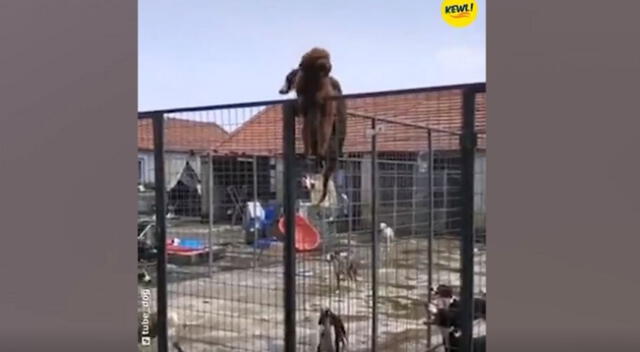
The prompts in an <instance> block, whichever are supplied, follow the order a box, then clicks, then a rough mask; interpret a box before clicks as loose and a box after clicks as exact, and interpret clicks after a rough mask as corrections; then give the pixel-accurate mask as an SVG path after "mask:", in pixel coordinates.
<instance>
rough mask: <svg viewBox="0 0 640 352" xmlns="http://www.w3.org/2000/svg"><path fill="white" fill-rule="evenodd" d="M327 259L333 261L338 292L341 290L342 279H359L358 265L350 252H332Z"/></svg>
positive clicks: (354, 280) (353, 280) (355, 280)
mask: <svg viewBox="0 0 640 352" xmlns="http://www.w3.org/2000/svg"><path fill="white" fill-rule="evenodd" d="M327 261H328V262H329V263H331V266H332V269H333V274H334V275H335V278H336V285H337V292H339V291H340V281H342V280H345V281H352V282H357V281H358V266H357V263H356V262H355V260H354V259H353V258H352V256H351V254H350V253H340V252H338V251H334V252H331V253H329V254H327Z"/></svg>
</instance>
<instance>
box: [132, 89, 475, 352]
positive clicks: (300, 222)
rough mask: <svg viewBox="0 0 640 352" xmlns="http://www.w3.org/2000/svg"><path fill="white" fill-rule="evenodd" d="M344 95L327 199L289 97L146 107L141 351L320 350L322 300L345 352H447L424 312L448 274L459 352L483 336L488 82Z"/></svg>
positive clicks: (141, 136)
mask: <svg viewBox="0 0 640 352" xmlns="http://www.w3.org/2000/svg"><path fill="white" fill-rule="evenodd" d="M345 101H346V104H347V134H346V138H345V142H344V147H343V153H342V155H340V156H339V158H338V168H337V171H336V172H335V174H334V175H333V177H332V180H331V182H330V187H329V196H328V200H327V202H325V203H323V204H322V206H317V205H315V203H314V202H313V200H315V199H316V197H317V195H318V194H319V191H320V190H321V182H320V179H319V178H318V176H317V175H315V174H313V173H310V172H308V171H310V170H311V169H310V163H305V162H303V160H302V159H301V158H300V154H301V152H302V142H301V138H300V135H301V133H300V131H301V119H299V118H296V116H295V115H296V114H295V105H294V104H295V103H294V101H293V100H284V101H269V102H256V103H245V104H233V105H224V106H209V107H196V108H188V109H173V110H163V111H155V112H145V113H140V115H139V119H138V145H139V149H138V167H139V178H140V179H139V190H138V192H139V199H140V200H139V214H140V222H141V223H144V224H147V223H152V224H155V227H154V231H146V235H143V236H142V237H144V238H143V239H142V240H143V241H145V243H148V244H149V245H150V246H151V247H154V246H155V248H156V249H157V251H158V252H157V255H156V256H151V258H152V259H148V258H146V257H145V260H139V262H140V263H139V265H140V267H141V270H142V269H144V268H146V270H147V272H148V273H149V274H151V278H152V282H151V283H145V282H141V283H140V285H139V286H140V289H139V291H140V293H141V294H140V296H141V300H144V301H146V302H148V306H146V308H145V307H142V308H141V310H145V309H146V310H148V311H155V312H157V315H158V326H157V327H158V337H157V338H156V339H153V340H152V344H151V346H143V345H142V344H140V348H141V350H149V351H156V350H157V351H170V350H172V348H173V345H174V343H176V342H177V343H178V344H179V345H180V346H181V347H182V348H183V350H184V351H188V352H191V351H261V352H263V351H274V352H275V351H287V352H292V351H314V352H315V351H316V346H317V345H318V342H319V331H320V329H321V328H322V327H321V326H320V325H319V324H318V319H319V316H320V313H321V310H323V309H325V308H329V309H330V310H331V311H333V312H334V313H335V314H337V315H338V316H339V317H340V318H341V319H342V321H343V322H344V325H345V328H346V331H347V334H348V339H349V351H427V350H432V351H440V350H442V351H444V350H443V349H442V347H441V346H440V345H441V343H442V337H441V334H440V332H439V330H438V329H436V328H434V327H433V326H432V325H430V324H426V322H427V321H428V320H429V319H431V318H432V317H431V314H430V313H429V311H428V309H426V307H427V302H430V301H431V299H432V290H430V288H433V287H435V286H437V285H439V284H447V285H450V286H452V287H453V288H454V291H455V292H456V295H459V297H460V298H461V303H462V312H463V317H464V319H462V321H461V323H462V329H461V331H462V336H461V338H460V339H459V341H458V342H459V344H460V346H459V349H458V350H460V351H470V349H469V348H470V343H471V336H472V335H474V336H481V335H484V334H485V332H484V327H485V324H484V322H483V321H474V320H473V315H472V310H473V306H472V298H473V297H474V296H478V295H480V294H481V292H486V284H485V282H486V279H485V276H486V274H485V267H486V264H485V263H486V262H485V258H486V254H485V249H484V246H483V245H482V244H483V243H484V239H485V237H486V235H485V226H484V219H485V207H484V182H485V181H484V180H485V167H484V165H485V162H484V160H485V159H484V158H485V153H486V152H485V151H486V148H485V140H486V138H485V137H484V136H485V134H484V126H485V121H486V114H485V108H484V85H483V84H482V85H464V86H454V87H443V88H429V89H414V90H407V91H396V92H384V93H367V94H357V95H349V96H346V97H345ZM305 176H309V177H308V178H306V177H305ZM145 221H146V222H145ZM140 228H141V227H140V225H139V229H140ZM140 232H141V231H140V230H139V235H140ZM145 236H146V237H145ZM140 238H141V237H140V236H139V241H140ZM139 247H140V244H139ZM139 253H140V250H139ZM153 258H155V260H154V259H153ZM334 258H339V261H340V262H341V263H342V262H343V261H344V262H345V263H351V264H352V266H351V268H355V269H356V270H355V272H354V271H349V270H343V269H344V268H349V266H348V265H347V266H341V265H338V264H336V263H337V262H336V261H335V259H334ZM139 259H140V258H139ZM336 271H338V272H341V273H343V274H350V273H353V274H355V281H351V280H348V279H347V280H341V281H340V282H339V284H340V287H338V281H337V280H336V275H335V274H336Z"/></svg>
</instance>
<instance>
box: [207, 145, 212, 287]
mask: <svg viewBox="0 0 640 352" xmlns="http://www.w3.org/2000/svg"><path fill="white" fill-rule="evenodd" d="M207 164H208V165H209V175H208V176H209V177H208V180H207V181H208V182H207V184H208V188H209V189H208V190H207V194H208V197H207V198H208V203H209V204H208V206H207V209H208V210H209V214H208V215H209V233H208V245H209V277H211V275H212V274H213V157H212V156H211V154H210V153H207Z"/></svg>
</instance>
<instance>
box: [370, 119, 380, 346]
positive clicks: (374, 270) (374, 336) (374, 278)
mask: <svg viewBox="0 0 640 352" xmlns="http://www.w3.org/2000/svg"><path fill="white" fill-rule="evenodd" d="M376 128H377V126H376V119H375V118H374V119H371V240H372V242H373V245H372V247H371V300H372V302H371V352H376V351H377V349H378V214H377V212H378V209H377V203H378V197H377V193H378V189H377V188H378V187H377V186H378V182H377V181H378V176H377V175H378V173H377V171H378V170H377V169H378V155H377V154H378V153H377V145H376V143H377V137H376V133H377V131H376Z"/></svg>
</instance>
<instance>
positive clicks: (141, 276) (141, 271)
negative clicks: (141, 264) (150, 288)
mask: <svg viewBox="0 0 640 352" xmlns="http://www.w3.org/2000/svg"><path fill="white" fill-rule="evenodd" d="M138 283H140V284H144V285H148V284H150V283H151V275H149V273H148V272H147V269H145V268H138Z"/></svg>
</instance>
